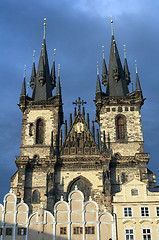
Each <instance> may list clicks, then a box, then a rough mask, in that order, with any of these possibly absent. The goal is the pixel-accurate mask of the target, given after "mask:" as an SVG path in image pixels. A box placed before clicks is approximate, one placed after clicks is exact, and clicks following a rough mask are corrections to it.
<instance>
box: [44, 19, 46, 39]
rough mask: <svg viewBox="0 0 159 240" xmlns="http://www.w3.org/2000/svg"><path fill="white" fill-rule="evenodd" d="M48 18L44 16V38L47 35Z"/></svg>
mask: <svg viewBox="0 0 159 240" xmlns="http://www.w3.org/2000/svg"><path fill="white" fill-rule="evenodd" d="M45 21H46V18H44V39H45V37H46V22H45Z"/></svg>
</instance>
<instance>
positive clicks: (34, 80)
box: [11, 21, 156, 212]
mask: <svg viewBox="0 0 159 240" xmlns="http://www.w3.org/2000/svg"><path fill="white" fill-rule="evenodd" d="M111 24H112V39H111V47H110V58H109V67H108V68H107V65H106V61H105V57H104V51H103V69H102V84H103V85H104V86H105V90H104V92H103V91H102V88H101V82H100V77H99V71H98V67H97V81H96V92H95V105H96V119H95V121H96V122H97V123H98V125H99V130H98V129H97V132H96V134H95V128H94V122H92V123H91V124H90V121H89V115H88V114H87V116H85V109H84V107H83V104H84V103H85V102H84V101H81V99H80V98H79V99H78V101H75V104H76V105H77V109H76V108H75V110H74V116H72V114H70V121H69V127H68V126H67V121H65V132H64V137H63V136H62V130H61V126H62V124H64V114H63V103H62V93H61V85H60V69H58V77H57V79H56V74H55V58H54V60H53V65H52V69H51V71H50V69H49V64H48V57H47V49H46V40H45V26H46V24H44V39H43V44H42V49H41V55H40V59H39V64H38V68H37V70H36V68H35V62H34V61H33V68H32V73H31V81H30V86H31V88H32V90H33V91H32V97H29V96H28V95H27V94H26V83H25V75H24V81H23V85H22V91H21V95H20V102H19V107H20V109H21V111H22V136H21V148H20V156H16V159H15V163H16V166H17V168H18V170H17V172H16V173H15V174H14V175H13V176H12V178H11V188H12V190H13V193H15V194H16V196H17V199H18V201H19V202H20V201H21V198H23V199H24V201H25V202H26V203H27V204H28V205H29V206H30V209H31V211H36V210H37V208H38V207H39V206H40V203H41V202H43V205H44V208H45V209H47V210H49V211H53V207H54V204H55V203H56V202H57V201H58V200H59V199H60V198H61V196H63V197H64V199H65V200H67V198H68V195H69V193H70V192H71V191H72V190H73V189H74V188H75V186H77V187H78V189H79V190H80V191H82V192H83V194H84V196H85V200H88V199H89V196H91V198H92V199H93V200H95V201H96V202H97V203H98V204H99V207H100V210H101V211H102V210H103V209H104V206H107V208H108V210H109V211H110V212H111V211H112V207H111V203H112V200H113V196H114V195H115V193H117V192H119V191H120V190H121V185H122V184H123V183H125V182H128V181H130V180H132V179H134V178H137V179H138V180H140V181H143V182H145V183H146V184H147V186H148V187H149V188H151V187H154V186H155V185H156V181H155V175H154V174H153V173H152V172H151V171H150V170H149V169H147V163H148V161H149V154H146V153H144V142H143V133H142V125H141V114H140V110H141V106H142V105H143V103H144V99H143V95H142V90H141V86H140V82H139V77H138V72H137V68H136V88H135V90H133V91H131V92H129V88H128V85H129V83H130V73H129V68H128V63H127V59H126V55H125V60H124V66H122V64H121V60H120V56H119V53H118V49H117V45H116V41H115V37H114V33H113V21H111ZM50 72H51V73H50ZM54 88H56V91H55V95H52V90H53V89H54ZM90 125H91V126H90ZM63 139H64V141H63Z"/></svg>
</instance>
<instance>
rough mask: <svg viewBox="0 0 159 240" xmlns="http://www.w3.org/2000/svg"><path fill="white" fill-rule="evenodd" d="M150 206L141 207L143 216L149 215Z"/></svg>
mask: <svg viewBox="0 0 159 240" xmlns="http://www.w3.org/2000/svg"><path fill="white" fill-rule="evenodd" d="M149 216H150V214H149V208H148V207H141V217H149Z"/></svg>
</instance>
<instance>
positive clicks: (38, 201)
mask: <svg viewBox="0 0 159 240" xmlns="http://www.w3.org/2000/svg"><path fill="white" fill-rule="evenodd" d="M35 191H36V192H37V193H38V199H37V202H34V201H33V195H34V192H35ZM31 202H32V203H33V204H39V203H40V192H39V190H37V189H34V190H33V192H32V196H31Z"/></svg>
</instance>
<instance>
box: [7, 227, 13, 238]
mask: <svg viewBox="0 0 159 240" xmlns="http://www.w3.org/2000/svg"><path fill="white" fill-rule="evenodd" d="M6 235H10V236H11V235H12V228H6Z"/></svg>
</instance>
